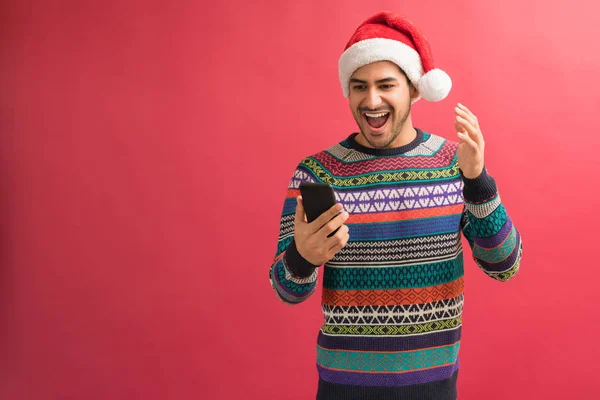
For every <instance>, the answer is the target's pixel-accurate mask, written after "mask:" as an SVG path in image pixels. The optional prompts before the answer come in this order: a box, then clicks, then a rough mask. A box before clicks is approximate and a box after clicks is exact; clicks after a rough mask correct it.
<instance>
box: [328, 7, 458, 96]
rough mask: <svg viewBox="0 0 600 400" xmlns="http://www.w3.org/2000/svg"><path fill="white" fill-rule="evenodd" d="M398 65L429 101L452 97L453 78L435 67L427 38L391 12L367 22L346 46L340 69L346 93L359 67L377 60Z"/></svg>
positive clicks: (341, 80) (408, 22)
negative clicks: (351, 78)
mask: <svg viewBox="0 0 600 400" xmlns="http://www.w3.org/2000/svg"><path fill="white" fill-rule="evenodd" d="M384 60H387V61H391V62H393V63H395V64H397V65H398V66H399V67H400V68H401V69H402V70H403V71H404V72H405V73H406V75H407V76H408V79H410V81H411V82H412V83H413V85H414V86H415V87H416V88H417V89H418V91H419V97H417V98H415V99H414V100H413V103H414V102H415V101H417V100H419V98H421V97H423V98H424V99H425V100H427V101H440V100H443V99H444V98H446V96H448V93H450V89H451V88H452V80H451V79H450V77H449V76H448V74H446V73H445V72H444V71H442V70H441V69H437V68H434V64H433V57H432V55H431V50H430V48H429V44H428V42H427V39H426V37H425V36H424V35H423V34H422V33H421V32H420V31H419V30H418V29H417V28H416V27H415V25H414V24H413V23H412V22H410V21H409V20H407V19H406V18H403V17H401V16H400V15H397V14H394V13H391V12H381V13H379V14H376V15H374V16H372V17H371V18H369V19H367V20H366V21H365V22H363V23H362V24H361V25H360V26H359V27H358V29H356V32H354V35H352V37H351V38H350V41H349V42H348V44H347V45H346V48H345V50H344V53H343V54H342V56H341V57H340V60H339V63H338V70H339V75H340V83H341V84H342V90H343V92H344V96H345V97H348V96H349V95H350V85H349V84H350V77H351V76H352V74H353V73H354V71H356V70H357V69H358V68H360V67H362V66H363V65H367V64H370V63H373V62H376V61H384Z"/></svg>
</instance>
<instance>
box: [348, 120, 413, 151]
mask: <svg viewBox="0 0 600 400" xmlns="http://www.w3.org/2000/svg"><path fill="white" fill-rule="evenodd" d="M415 130H416V131H417V137H416V138H415V139H414V140H413V141H412V142H410V143H407V144H405V145H404V146H400V147H388V148H385V149H374V148H372V147H366V146H363V145H362V144H360V143H358V142H357V141H356V136H357V135H358V132H355V133H352V134H350V136H348V139H347V142H348V145H349V146H350V148H352V149H354V150H357V151H360V152H361V153H366V154H370V155H373V156H397V155H400V154H404V153H406V152H408V151H410V150H412V149H414V148H416V147H417V146H419V145H420V144H421V143H422V142H423V136H424V134H423V131H422V130H421V129H419V128H417V127H415Z"/></svg>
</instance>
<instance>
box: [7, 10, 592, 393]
mask: <svg viewBox="0 0 600 400" xmlns="http://www.w3.org/2000/svg"><path fill="white" fill-rule="evenodd" d="M50 3H54V4H53V5H50ZM58 3H59V2H43V1H16V0H12V1H11V0H6V1H4V2H3V3H2V6H1V10H0V33H1V34H0V45H1V63H0V73H1V75H0V107H1V108H0V140H1V142H0V190H1V196H0V216H1V220H0V226H1V227H2V228H1V236H0V257H1V258H0V327H1V328H0V398H1V399H7V400H8V399H10V400H29V399H44V400H49V399H87V400H99V399H144V400H154V399H298V400H304V399H311V398H314V395H315V391H316V382H317V374H316V368H315V356H316V351H315V343H316V337H317V331H318V329H319V327H320V326H321V323H322V316H321V313H320V308H319V301H320V295H321V289H320V288H319V290H318V291H317V293H315V295H314V296H313V297H312V298H310V299H309V300H308V301H306V302H305V303H303V304H301V305H298V306H295V307H288V306H285V305H284V304H283V303H281V302H279V301H278V300H277V298H276V296H275V294H274V293H273V292H272V289H271V287H270V285H269V281H268V270H269V266H270V263H271V261H272V257H273V256H274V253H275V250H276V241H277V234H278V223H279V217H280V212H281V209H282V205H283V198H284V196H285V191H286V187H287V184H288V181H289V179H290V177H291V174H292V172H293V170H294V168H295V166H296V164H297V162H298V161H300V160H301V159H302V158H303V157H305V156H307V155H309V154H313V153H315V152H318V151H320V150H322V149H324V148H325V147H327V146H329V145H330V144H333V143H335V142H338V141H340V140H341V139H343V138H345V137H346V136H347V135H348V134H349V133H351V132H353V131H354V130H355V125H354V121H353V119H352V117H351V114H350V112H349V110H348V105H347V101H346V100H345V99H344V98H343V97H342V93H341V89H340V87H339V84H338V81H337V59H338V57H339V55H340V53H341V51H342V50H343V47H344V45H345V43H346V41H347V40H348V39H349V37H350V35H351V34H352V32H353V31H354V29H355V28H356V27H357V25H358V24H359V23H360V22H362V20H364V19H365V18H366V17H368V16H370V15H372V14H373V13H375V12H377V11H380V10H386V9H390V10H396V11H399V12H404V13H405V14H406V15H407V16H409V18H411V19H412V20H413V21H414V22H415V23H416V24H417V25H418V26H420V27H421V28H422V29H423V31H424V32H425V34H426V35H427V37H428V38H429V40H430V43H431V46H432V49H433V52H434V57H435V59H436V62H437V64H438V65H439V66H440V67H441V68H443V69H444V70H446V71H447V72H448V73H449V74H450V76H451V77H452V78H453V81H454V88H453V90H452V92H451V94H450V96H449V98H448V99H446V100H445V101H442V102H440V103H436V104H431V103H425V102H424V101H422V102H419V103H417V104H416V105H415V106H414V109H413V110H414V111H413V117H414V118H413V120H414V123H415V125H416V126H418V127H420V128H422V129H424V130H426V131H429V132H432V133H437V134H439V135H442V136H444V137H446V138H448V139H451V140H454V139H455V138H456V136H455V133H454V132H453V129H452V119H453V107H454V105H455V104H456V103H457V102H461V103H463V104H466V105H467V106H468V107H470V108H471V109H472V110H473V111H474V112H475V113H476V115H477V116H478V117H479V120H480V121H481V126H482V129H483V133H484V136H485V139H486V144H487V146H486V163H487V165H488V169H489V171H490V173H491V174H492V175H493V176H494V177H495V178H496V180H497V182H498V184H499V188H500V193H501V195H502V199H503V201H504V204H505V206H506V207H507V209H508V211H509V213H510V215H511V217H512V218H513V220H514V222H515V224H516V226H517V227H518V228H519V230H520V231H521V234H522V237H523V241H524V257H523V262H522V267H521V271H520V272H519V274H518V275H517V277H515V278H514V279H513V280H512V281H510V282H508V283H506V284H501V283H499V282H495V281H493V280H491V279H489V278H487V277H486V276H485V275H484V274H483V273H482V272H481V271H480V270H478V269H477V267H476V266H475V264H474V263H473V261H472V260H471V258H470V254H471V253H470V250H469V251H468V252H467V253H466V254H467V255H468V257H467V260H466V266H465V268H466V272H465V273H466V304H465V311H464V336H463V343H462V347H461V367H462V368H461V372H460V375H459V396H460V399H461V400H478V399H486V400H499V399H512V400H515V399H517V400H518V399H563V398H569V399H575V398H577V399H597V398H598V393H599V392H600V389H598V383H597V376H598V372H599V369H598V356H599V355H600V351H599V349H598V347H599V346H598V340H597V332H598V331H599V328H600V322H599V320H598V315H599V313H598V308H597V304H598V302H599V301H600V295H599V294H598V290H597V287H598V283H597V281H598V279H600V272H599V271H600V270H599V269H598V261H597V257H596V255H595V253H594V252H595V250H597V248H598V246H597V228H598V224H599V223H600V220H599V218H598V195H599V194H600V193H599V192H598V177H597V174H598V172H600V171H599V169H600V168H599V162H598V156H597V155H595V154H593V153H596V150H597V147H598V145H599V144H600V141H599V139H598V137H599V128H600V124H599V117H598V111H599V110H598V108H599V106H600V103H599V101H598V93H600V81H599V78H598V75H597V71H598V70H599V69H600V53H599V52H597V51H594V50H593V49H596V48H597V41H596V39H595V38H596V37H597V36H598V34H600V31H599V30H598V24H597V15H598V13H599V12H600V6H598V5H597V4H596V3H593V2H592V1H579V2H562V1H521V0H508V1H503V2H500V3H494V4H491V3H489V2H486V3H484V2H481V1H474V0H473V1H460V2H442V1H435V2H434V1H420V2H416V1H415V2H392V1H379V2H364V1H355V0H344V1H328V2H321V1H316V0H311V1H308V2H299V1H294V2H292V1H265V2H257V3H254V2H249V1H241V0H239V1H224V2H223V1H211V2H196V1H177V2H171V3H168V2H162V1H133V0H125V1H118V2H117V1H108V2H91V1H89V2H82V1H62V2H60V4H58ZM86 3H88V4H86ZM484 4H485V5H484ZM575 4H577V7H575ZM400 5H402V8H400ZM321 273H322V271H321ZM320 282H322V280H321V279H320Z"/></svg>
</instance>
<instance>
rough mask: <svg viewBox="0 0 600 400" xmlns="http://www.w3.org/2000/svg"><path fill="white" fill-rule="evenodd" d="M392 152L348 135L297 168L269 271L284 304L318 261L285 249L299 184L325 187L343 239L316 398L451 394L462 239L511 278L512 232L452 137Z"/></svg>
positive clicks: (307, 290)
mask: <svg viewBox="0 0 600 400" xmlns="http://www.w3.org/2000/svg"><path fill="white" fill-rule="evenodd" d="M416 131H417V137H416V139H415V140H414V141H412V142H411V143H409V144H407V145H405V146H402V147H397V148H387V149H372V148H368V147H364V146H362V145H360V144H359V143H357V142H356V140H355V137H356V135H357V134H356V133H354V134H351V135H350V136H348V138H346V139H345V140H344V141H342V142H341V143H338V144H336V145H334V146H332V147H330V148H328V149H327V150H325V151H322V152H320V153H318V154H315V155H313V156H310V157H307V158H305V159H304V160H302V161H301V163H300V164H299V165H298V166H297V168H296V170H295V172H294V174H293V177H292V179H291V182H290V184H289V187H288V192H287V196H286V199H285V201H284V205H283V212H282V216H281V224H280V233H279V241H278V246H277V252H276V254H275V259H274V262H273V264H272V265H271V268H270V271H269V278H270V281H271V285H272V287H273V289H274V290H275V292H276V294H277V295H278V298H279V299H281V300H282V301H283V302H285V303H287V304H290V305H293V304H298V303H300V302H302V301H304V300H306V299H307V298H308V297H309V296H310V295H311V294H312V293H313V292H314V291H315V288H316V285H317V274H318V267H319V266H316V265H312V264H311V263H309V262H308V261H307V260H305V259H304V258H303V257H302V256H301V255H300V254H299V253H298V250H297V249H296V245H295V242H294V239H293V236H294V215H295V209H296V196H298V195H299V194H300V193H299V189H298V188H299V185H300V183H301V182H305V181H308V182H327V183H329V184H331V185H332V186H333V188H334V191H335V195H336V198H337V200H338V202H340V203H342V204H343V206H344V209H345V210H346V211H348V213H349V214H350V216H349V218H348V220H347V221H346V225H348V228H349V235H350V239H349V241H348V243H347V245H346V246H345V247H344V248H342V249H341V250H340V251H339V252H338V253H337V254H336V255H335V257H334V258H332V259H331V260H330V261H329V262H327V263H325V265H324V271H323V296H322V300H321V304H322V310H323V315H324V319H325V320H324V324H323V326H322V327H321V329H320V331H319V334H318V339H317V349H316V350H317V351H316V359H317V370H318V373H319V381H318V392H317V399H326V400H331V399H411V400H415V399H416V400H420V399H435V400H445V399H455V398H456V396H457V390H456V380H457V376H458V369H459V357H458V353H459V348H460V339H461V316H462V310H463V288H464V285H463V276H464V270H463V246H462V240H461V232H462V234H463V235H464V236H465V238H466V239H467V241H468V243H469V245H470V247H471V250H472V253H473V258H474V260H475V262H476V264H477V265H478V266H479V267H480V268H481V269H482V270H483V272H485V273H486V274H487V275H489V276H490V277H492V278H494V279H497V280H499V281H506V280H508V279H510V278H511V277H512V276H514V275H515V274H516V273H517V271H518V269H519V263H520V260H521V254H522V245H521V237H520V234H519V232H518V231H517V230H516V228H515V226H514V225H513V223H512V221H511V219H510V217H509V216H508V214H507V213H506V210H505V208H504V206H503V205H502V202H501V200H500V195H499V193H498V190H497V187H496V183H495V180H494V179H493V178H492V177H491V176H490V175H489V174H488V173H487V170H486V169H485V168H484V170H483V173H482V174H481V175H480V176H479V177H477V178H476V179H467V178H466V177H464V176H463V175H462V171H461V170H460V169H459V167H458V161H457V149H458V143H456V142H452V141H448V140H446V139H444V138H442V137H440V136H437V135H434V134H430V133H426V132H423V131H422V130H420V129H418V128H416Z"/></svg>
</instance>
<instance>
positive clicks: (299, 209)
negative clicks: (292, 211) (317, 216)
mask: <svg viewBox="0 0 600 400" xmlns="http://www.w3.org/2000/svg"><path fill="white" fill-rule="evenodd" d="M296 202H297V204H296V216H295V218H294V221H295V223H296V224H298V223H302V222H307V220H306V214H305V213H304V204H303V203H302V196H298V197H296Z"/></svg>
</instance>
